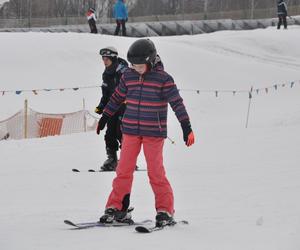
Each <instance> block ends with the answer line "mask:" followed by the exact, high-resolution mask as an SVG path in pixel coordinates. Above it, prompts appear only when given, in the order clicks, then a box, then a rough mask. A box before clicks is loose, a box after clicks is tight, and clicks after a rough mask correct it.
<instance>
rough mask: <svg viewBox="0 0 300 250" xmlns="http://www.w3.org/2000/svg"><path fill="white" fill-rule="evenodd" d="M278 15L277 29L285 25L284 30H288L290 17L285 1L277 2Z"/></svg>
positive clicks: (279, 0)
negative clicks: (288, 16)
mask: <svg viewBox="0 0 300 250" xmlns="http://www.w3.org/2000/svg"><path fill="white" fill-rule="evenodd" d="M277 14H278V24H277V29H280V26H281V24H282V23H283V26H284V28H285V29H287V21H286V17H287V15H288V13H287V5H286V3H285V1H284V0H278V2H277Z"/></svg>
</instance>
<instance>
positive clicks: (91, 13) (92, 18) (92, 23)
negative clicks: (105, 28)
mask: <svg viewBox="0 0 300 250" xmlns="http://www.w3.org/2000/svg"><path fill="white" fill-rule="evenodd" d="M86 18H87V20H88V23H89V26H90V29H91V33H94V34H97V33H98V30H97V26H96V21H97V18H96V15H95V9H94V8H89V10H88V12H87V13H86Z"/></svg>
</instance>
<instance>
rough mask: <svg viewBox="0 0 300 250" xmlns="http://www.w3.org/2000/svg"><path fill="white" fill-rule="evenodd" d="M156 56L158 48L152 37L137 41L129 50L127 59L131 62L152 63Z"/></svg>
mask: <svg viewBox="0 0 300 250" xmlns="http://www.w3.org/2000/svg"><path fill="white" fill-rule="evenodd" d="M155 58H156V48H155V45H154V43H153V42H152V41H151V40H150V39H144V38H143V39H139V40H137V41H135V42H134V43H133V44H132V45H131V46H130V47H129V50H128V52H127V59H128V61H129V62H130V63H131V64H150V65H152V64H153V63H154V60H155Z"/></svg>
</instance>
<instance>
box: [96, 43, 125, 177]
mask: <svg viewBox="0 0 300 250" xmlns="http://www.w3.org/2000/svg"><path fill="white" fill-rule="evenodd" d="M100 55H101V56H102V61H103V64H104V66H105V70H104V72H103V74H102V81H103V83H102V86H101V88H102V98H101V100H100V103H99V105H98V106H97V107H96V109H95V112H96V113H97V114H99V115H100V114H102V112H103V109H104V108H105V106H106V104H107V103H108V101H109V98H110V97H111V95H112V94H113V93H114V91H115V88H116V87H117V86H118V85H119V82H120V78H121V75H122V74H123V72H124V71H125V69H126V68H127V66H128V63H127V62H126V61H125V60H124V59H122V58H120V57H118V51H117V49H116V48H114V47H106V48H103V49H101V50H100ZM124 109H125V104H122V105H120V108H119V109H118V111H117V112H116V113H115V114H114V115H113V116H112V117H111V119H110V120H109V122H108V123H107V129H106V133H105V136H104V139H105V148H106V154H107V160H105V162H104V163H103V165H102V166H101V170H103V171H114V170H115V169H116V166H117V163H118V157H117V151H118V150H119V147H120V145H121V139H122V132H121V128H120V126H121V119H122V116H123V113H124ZM99 133H100V130H97V134H99Z"/></svg>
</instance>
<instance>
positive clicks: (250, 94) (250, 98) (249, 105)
mask: <svg viewBox="0 0 300 250" xmlns="http://www.w3.org/2000/svg"><path fill="white" fill-rule="evenodd" d="M252 91H253V86H252V87H251V89H250V92H249V103H248V112H247V120H246V128H247V127H248V122H249V115H250V107H251V100H252Z"/></svg>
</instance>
